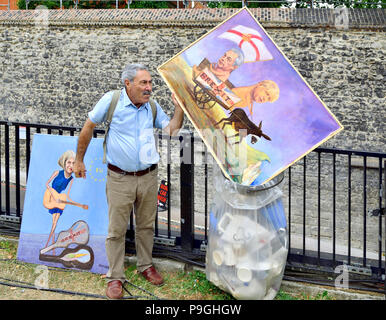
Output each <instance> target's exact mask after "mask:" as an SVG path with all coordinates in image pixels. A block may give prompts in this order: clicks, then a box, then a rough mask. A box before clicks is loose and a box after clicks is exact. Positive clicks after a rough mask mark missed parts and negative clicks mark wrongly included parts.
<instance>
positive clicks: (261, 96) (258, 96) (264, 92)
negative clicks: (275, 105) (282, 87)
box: [253, 86, 272, 103]
mask: <svg viewBox="0 0 386 320" xmlns="http://www.w3.org/2000/svg"><path fill="white" fill-rule="evenodd" d="M253 100H254V101H256V102H257V103H265V102H270V101H272V97H271V94H270V92H269V90H268V89H267V88H265V87H264V86H257V87H256V88H255V89H254V90H253Z"/></svg>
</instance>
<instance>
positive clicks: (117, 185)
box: [106, 168, 158, 282]
mask: <svg viewBox="0 0 386 320" xmlns="http://www.w3.org/2000/svg"><path fill="white" fill-rule="evenodd" d="M157 174H158V168H156V169H155V170H153V171H151V172H149V173H147V174H145V175H143V176H139V177H138V176H130V175H122V174H119V173H116V172H114V171H111V170H108V172H107V182H106V195H107V203H108V208H109V226H108V235H107V238H106V254H107V259H108V262H109V271H108V272H107V275H106V280H107V281H108V282H109V281H112V280H120V281H121V282H124V281H125V274H124V257H125V236H126V230H127V227H128V224H129V219H130V213H131V211H132V208H133V206H134V208H135V210H134V213H135V249H136V254H137V269H138V271H139V272H142V271H144V270H145V269H147V268H148V267H150V266H151V265H152V251H153V243H154V223H155V216H156V211H157V194H158V188H157Z"/></svg>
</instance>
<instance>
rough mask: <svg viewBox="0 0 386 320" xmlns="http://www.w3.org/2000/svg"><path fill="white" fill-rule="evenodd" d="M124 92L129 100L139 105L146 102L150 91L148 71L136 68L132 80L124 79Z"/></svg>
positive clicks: (150, 83)
mask: <svg viewBox="0 0 386 320" xmlns="http://www.w3.org/2000/svg"><path fill="white" fill-rule="evenodd" d="M125 85H126V92H127V95H128V97H129V98H130V100H131V102H132V103H133V104H134V105H135V106H137V107H140V106H141V105H143V104H144V103H146V102H148V101H149V99H150V95H151V92H152V81H151V76H150V73H149V72H148V71H146V70H138V71H137V74H136V76H135V77H134V79H133V80H132V81H129V80H127V79H126V80H125Z"/></svg>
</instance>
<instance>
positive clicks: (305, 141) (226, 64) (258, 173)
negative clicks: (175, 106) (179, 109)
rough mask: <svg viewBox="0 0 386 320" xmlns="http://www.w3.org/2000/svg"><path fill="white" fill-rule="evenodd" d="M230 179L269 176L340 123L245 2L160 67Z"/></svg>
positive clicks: (252, 181) (251, 181)
mask: <svg viewBox="0 0 386 320" xmlns="http://www.w3.org/2000/svg"><path fill="white" fill-rule="evenodd" d="M158 72H159V73H160V75H161V76H162V78H163V79H164V80H165V82H166V83H167V85H168V86H169V88H170V89H171V91H172V92H174V93H175V95H176V97H177V99H178V100H179V102H180V103H181V104H182V106H183V108H184V111H185V114H186V115H187V117H188V118H189V120H190V121H191V122H192V123H193V125H194V127H195V129H196V130H197V131H198V133H199V135H200V137H201V138H202V139H203V141H204V142H205V144H206V146H207V147H208V149H209V151H210V152H211V154H212V155H213V157H214V158H215V159H216V161H217V163H218V164H219V166H220V167H221V169H222V171H223V172H224V174H225V175H226V176H227V177H228V178H229V179H232V180H233V181H235V182H238V183H242V184H246V185H260V184H264V183H266V182H268V181H269V180H271V179H272V178H274V177H275V176H277V175H278V174H279V173H281V172H282V171H284V170H285V169H286V168H288V167H289V166H290V165H292V164H293V163H294V162H296V161H297V160H299V159H300V158H302V157H304V156H305V155H306V154H307V153H309V152H310V151H312V150H313V149H315V148H316V147H317V146H318V145H320V144H321V143H323V142H324V141H326V140H327V139H329V138H331V137H332V136H333V135H335V134H336V133H338V132H339V131H340V130H342V129H343V127H342V126H341V124H340V123H339V121H338V120H337V119H336V118H335V116H334V115H333V114H332V113H331V112H330V111H329V110H328V108H327V107H326V106H325V105H324V103H323V102H322V101H321V99H320V98H319V97H318V96H317V94H316V93H315V92H314V91H313V90H312V88H311V87H310V86H309V85H308V84H307V82H306V81H305V80H304V79H303V78H302V76H301V75H300V74H299V72H298V71H297V70H296V69H295V67H294V66H293V65H292V64H291V62H290V61H289V60H288V59H287V58H286V57H285V55H284V54H283V53H282V52H281V51H280V49H279V48H278V47H277V46H276V45H275V43H274V42H273V41H272V39H271V38H270V37H269V35H268V34H267V33H266V32H265V30H264V29H263V28H262V26H261V25H260V24H259V22H258V21H257V20H256V19H255V18H254V17H253V15H252V14H251V12H250V11H249V10H248V9H247V8H243V9H241V10H239V11H238V12H236V13H235V14H234V15H232V16H231V17H230V18H228V19H227V20H226V21H224V22H223V23H221V24H220V25H218V26H217V27H215V28H214V29H213V30H211V31H210V32H208V33H207V34H206V35H204V36H203V37H201V38H200V39H198V40H197V41H195V42H194V43H192V44H191V45H190V46H188V47H187V48H185V49H184V50H182V51H181V52H180V53H178V54H177V55H176V56H174V57H173V58H171V59H170V60H168V61H167V62H165V63H163V64H162V65H160V66H159V67H158Z"/></svg>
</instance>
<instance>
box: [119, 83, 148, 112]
mask: <svg viewBox="0 0 386 320" xmlns="http://www.w3.org/2000/svg"><path fill="white" fill-rule="evenodd" d="M122 93H123V105H124V106H125V107H128V106H130V105H132V106H133V107H134V108H137V107H136V106H135V105H134V104H133V103H132V102H131V100H130V98H129V96H128V95H127V92H126V88H123V89H122ZM148 106H149V103H148V102H146V103H145V104H143V105H142V106H140V107H139V109H141V108H146V109H149V108H148Z"/></svg>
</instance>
